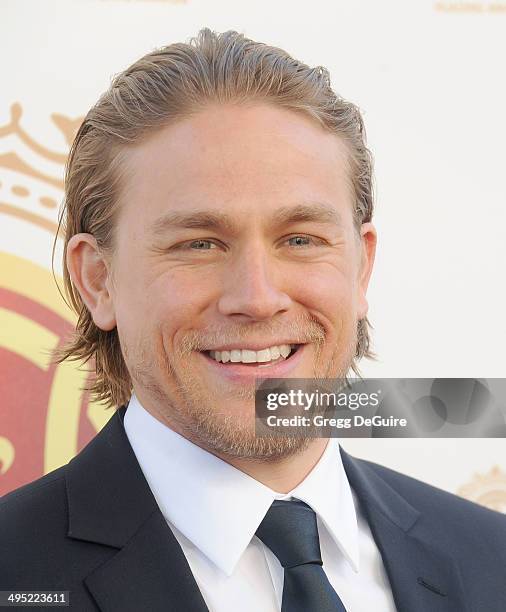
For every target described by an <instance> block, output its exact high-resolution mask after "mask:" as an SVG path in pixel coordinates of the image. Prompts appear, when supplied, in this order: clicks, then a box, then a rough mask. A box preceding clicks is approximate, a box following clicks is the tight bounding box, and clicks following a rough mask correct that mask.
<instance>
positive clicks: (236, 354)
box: [230, 349, 241, 363]
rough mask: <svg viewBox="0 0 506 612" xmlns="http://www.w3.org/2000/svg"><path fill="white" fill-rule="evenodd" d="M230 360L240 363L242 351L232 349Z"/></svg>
mask: <svg viewBox="0 0 506 612" xmlns="http://www.w3.org/2000/svg"><path fill="white" fill-rule="evenodd" d="M230 361H231V362H232V363H238V362H239V361H241V351H237V350H235V349H234V350H232V351H230Z"/></svg>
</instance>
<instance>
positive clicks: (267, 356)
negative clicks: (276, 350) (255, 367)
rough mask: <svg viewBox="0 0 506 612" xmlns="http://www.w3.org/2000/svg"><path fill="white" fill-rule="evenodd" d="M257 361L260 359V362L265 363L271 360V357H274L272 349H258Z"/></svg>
mask: <svg viewBox="0 0 506 612" xmlns="http://www.w3.org/2000/svg"><path fill="white" fill-rule="evenodd" d="M256 356H257V358H256V361H258V362H259V363H265V362H266V361H270V360H271V359H274V358H273V357H272V356H271V349H268V348H267V349H263V350H262V351H257V353H256Z"/></svg>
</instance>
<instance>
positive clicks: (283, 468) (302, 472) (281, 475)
mask: <svg viewBox="0 0 506 612" xmlns="http://www.w3.org/2000/svg"><path fill="white" fill-rule="evenodd" d="M328 442H329V440H328V439H325V438H314V439H313V440H311V442H310V444H309V445H308V447H307V448H306V449H305V450H304V451H302V452H300V453H298V454H296V455H292V456H290V457H285V458H283V459H279V460H277V461H272V462H266V461H259V460H255V459H242V458H237V457H229V456H226V455H221V454H220V453H213V454H215V455H216V456H217V457H219V458H220V459H223V461H226V462H227V463H229V464H230V465H233V466H234V467H235V468H237V469H238V470H241V472H244V473H245V474H248V476H251V477H252V478H254V479H255V480H258V481H259V482H261V483H262V484H264V485H265V486H266V487H269V488H270V489H272V490H273V491H276V492H277V493H289V492H290V491H291V490H292V489H294V488H295V487H296V486H297V485H299V484H300V483H301V482H302V481H303V480H304V478H305V477H306V476H307V475H308V474H309V472H311V470H312V469H313V468H314V466H315V465H316V464H317V463H318V460H319V459H320V457H321V456H322V455H323V453H324V451H325V449H326V447H327V444H328Z"/></svg>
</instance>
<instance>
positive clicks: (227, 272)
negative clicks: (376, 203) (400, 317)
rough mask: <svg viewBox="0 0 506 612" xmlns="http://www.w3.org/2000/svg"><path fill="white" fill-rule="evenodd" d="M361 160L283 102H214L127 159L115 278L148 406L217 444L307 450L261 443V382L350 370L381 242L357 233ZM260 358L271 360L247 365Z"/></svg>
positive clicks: (124, 338) (126, 350)
mask: <svg viewBox="0 0 506 612" xmlns="http://www.w3.org/2000/svg"><path fill="white" fill-rule="evenodd" d="M346 160H347V153H346V150H345V147H344V145H343V143H342V142H341V141H340V139H339V138H338V137H337V136H335V135H333V134H330V133H329V132H327V131H325V130H324V129H322V128H321V127H320V126H319V125H318V124H317V123H315V122H313V121H312V120H310V119H309V118H306V117H305V116H303V115H301V114H298V113H294V112H292V111H288V110H284V109H280V108H278V107H275V106H271V105H267V104H256V105H252V106H249V107H244V106H242V107H241V106H238V105H221V106H218V105H216V106H212V107H208V108H206V109H205V110H203V111H201V112H200V113H199V114H197V115H195V116H193V117H191V118H188V119H184V120H180V121H178V122H176V123H174V124H173V125H170V126H169V127H166V128H164V129H161V130H159V131H158V132H157V133H156V134H154V135H152V136H151V137H150V138H149V139H148V140H146V141H145V142H143V143H142V144H139V145H136V146H135V147H134V148H132V149H130V150H128V151H127V153H126V159H125V166H124V168H125V170H126V171H125V173H124V177H125V178H124V181H123V188H122V194H121V198H120V207H121V210H120V214H119V219H118V223H117V227H116V244H115V251H114V255H113V260H112V270H113V276H112V281H111V282H110V291H111V295H112V300H113V304H114V317H115V321H116V325H117V330H118V334H119V338H120V342H121V346H122V350H123V354H124V357H125V361H126V364H127V367H128V369H129V372H130V374H131V376H132V380H133V385H134V391H135V392H136V394H137V396H138V397H139V399H140V401H141V403H142V404H143V405H144V406H145V407H146V408H147V409H148V410H149V411H150V412H152V413H153V414H154V415H155V416H157V417H158V418H159V419H161V420H162V421H164V422H166V423H167V424H169V425H170V426H171V427H173V428H174V429H175V430H176V431H179V432H180V433H183V435H185V436H187V437H189V438H190V439H192V440H193V441H195V442H196V443H198V444H200V445H201V446H203V447H204V448H207V449H209V450H211V451H215V452H217V453H224V454H228V455H230V456H232V455H233V456H237V457H239V456H242V457H247V456H249V457H257V458H260V457H264V458H266V457H273V456H283V455H285V456H286V455H288V454H291V453H293V452H295V451H296V450H297V449H299V448H301V444H302V443H301V442H295V441H294V440H288V439H287V441H285V442H283V439H281V438H277V439H276V440H275V441H273V440H271V441H268V440H267V441H266V440H265V439H264V440H262V439H261V438H255V435H254V381H255V377H266V376H267V377H277V378H285V377H286V378H311V377H332V378H333V377H337V376H343V375H345V374H346V372H347V371H348V369H349V367H350V364H351V361H352V358H353V356H354V353H355V346H356V339H357V338H356V330H357V321H358V320H359V319H360V318H363V317H365V315H366V312H367V303H366V300H365V291H366V287H367V282H368V278H369V273H370V267H371V265H372V259H373V255H374V243H375V235H374V229H373V228H372V226H370V224H367V226H363V229H362V234H363V235H362V236H361V235H360V234H359V233H357V230H356V229H355V228H354V226H353V215H352V206H353V203H352V189H351V185H350V183H349V179H348V166H347V161H346ZM286 345H288V347H290V348H291V346H292V345H299V346H298V348H297V350H296V351H295V352H292V354H291V355H290V356H289V357H288V358H285V357H284V356H283V352H285V348H284V346H286ZM276 347H277V349H276ZM242 349H247V350H248V351H249V352H243V351H242ZM264 349H272V350H269V351H265V350H264ZM209 351H220V353H221V357H222V358H224V359H225V360H227V359H228V361H227V363H223V362H218V361H216V359H215V358H213V355H212V354H210V353H209ZM223 351H225V354H224V353H223ZM233 351H234V352H233ZM238 351H241V352H238ZM251 351H255V352H254V353H252V352H251ZM257 351H261V352H260V353H259V352H257ZM277 351H278V352H277ZM279 351H281V354H279ZM276 356H277V358H276ZM214 357H216V354H214ZM252 358H258V359H259V360H265V359H271V361H260V362H257V363H253V364H252V363H241V362H235V361H234V360H236V359H241V360H248V359H252Z"/></svg>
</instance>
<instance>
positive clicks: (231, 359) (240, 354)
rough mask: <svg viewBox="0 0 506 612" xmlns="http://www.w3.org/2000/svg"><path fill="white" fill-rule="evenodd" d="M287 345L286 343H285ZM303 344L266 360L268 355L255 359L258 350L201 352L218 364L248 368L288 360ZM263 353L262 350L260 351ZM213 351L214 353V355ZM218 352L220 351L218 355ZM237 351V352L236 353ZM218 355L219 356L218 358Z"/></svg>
mask: <svg viewBox="0 0 506 612" xmlns="http://www.w3.org/2000/svg"><path fill="white" fill-rule="evenodd" d="M285 346H286V345H285ZM302 346H304V345H303V344H292V345H290V347H289V349H290V350H289V352H288V354H287V355H286V357H285V356H283V354H280V355H279V357H276V358H272V356H271V358H270V359H269V360H266V356H263V357H262V356H261V357H260V358H261V359H263V361H257V360H253V359H254V357H253V353H255V352H256V351H233V352H232V351H201V353H202V354H203V355H204V356H205V357H206V358H207V359H209V360H210V361H212V362H214V363H216V364H217V365H220V366H223V367H227V366H228V367H230V366H244V367H247V368H251V367H257V368H268V367H270V366H273V365H277V364H278V363H282V362H284V361H288V360H289V359H291V358H292V357H293V355H295V353H296V352H297V351H298V350H299V349H300V348H301V347H302ZM259 352H260V353H261V351H259ZM212 353H213V354H214V355H212ZM216 353H220V354H219V355H216ZM223 353H226V356H224V357H222V354H223ZM234 353H235V354H234ZM217 357H218V358H217Z"/></svg>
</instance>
